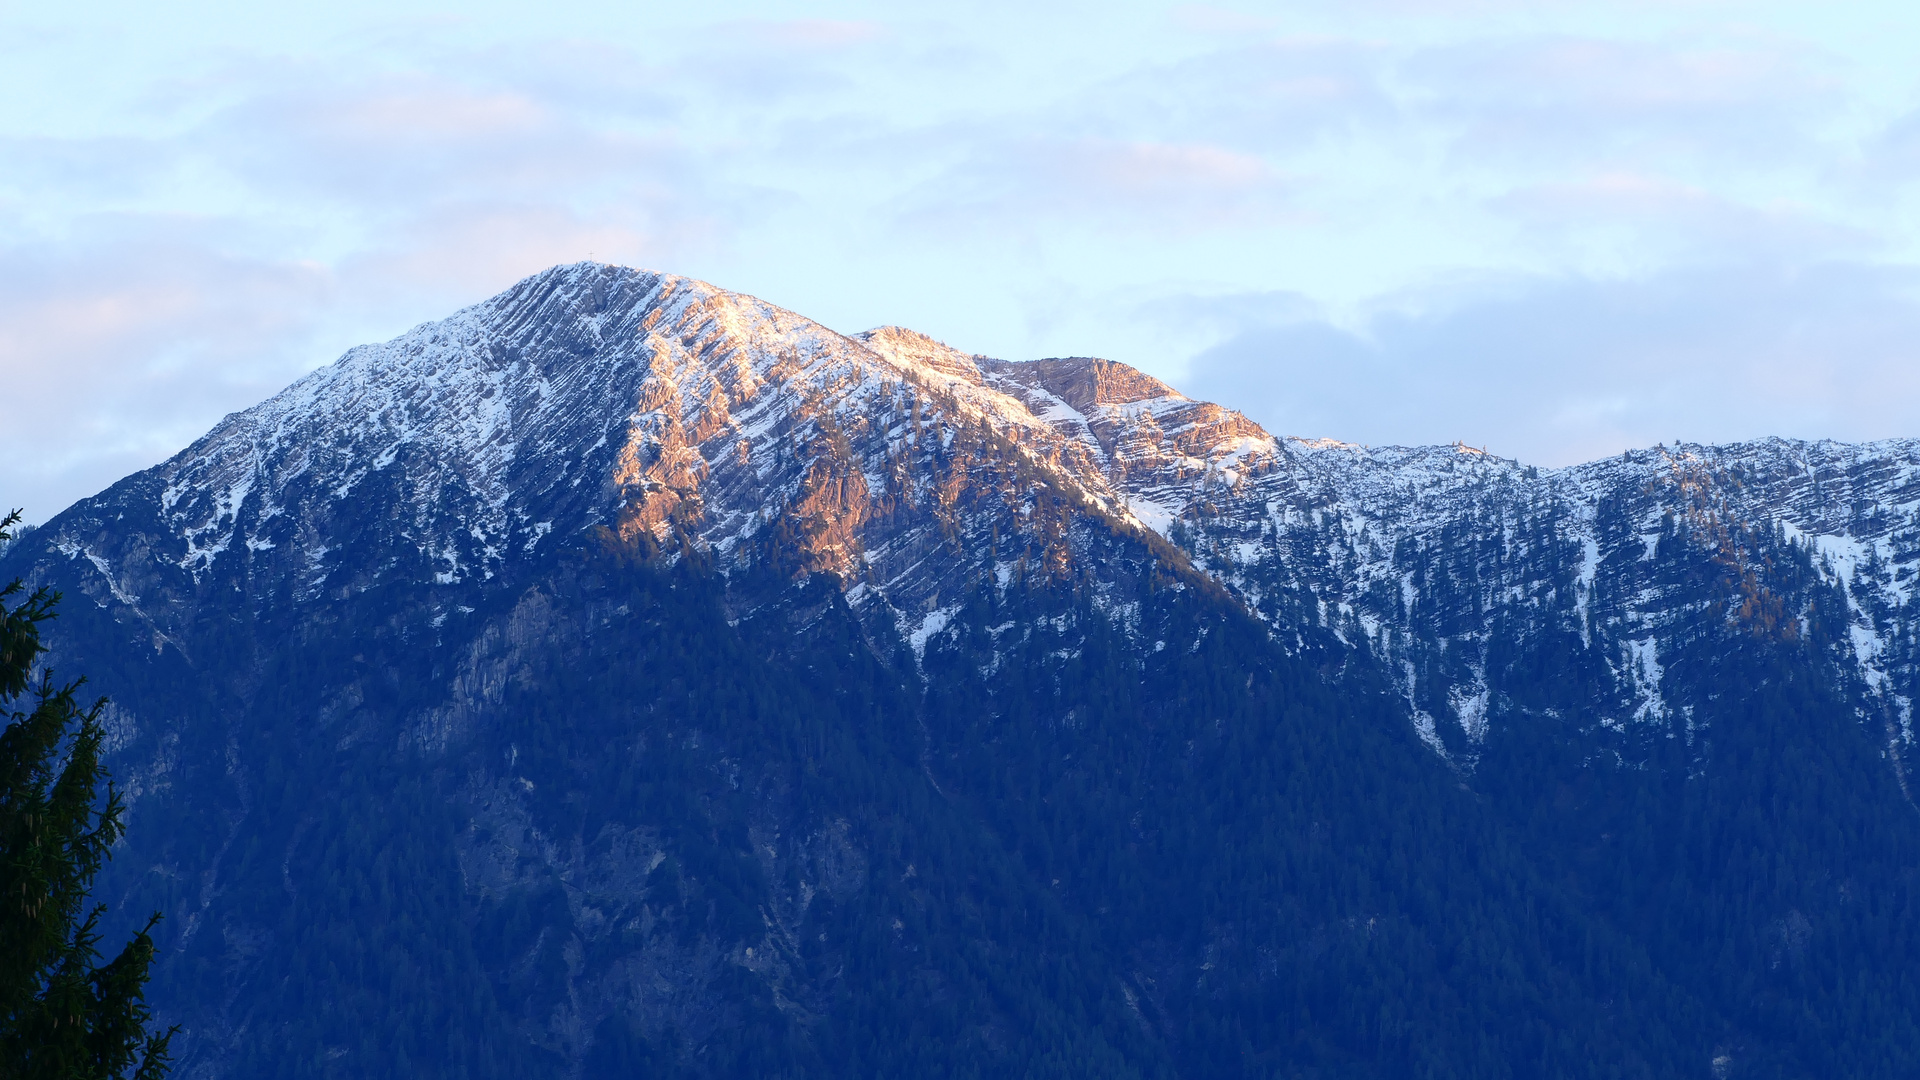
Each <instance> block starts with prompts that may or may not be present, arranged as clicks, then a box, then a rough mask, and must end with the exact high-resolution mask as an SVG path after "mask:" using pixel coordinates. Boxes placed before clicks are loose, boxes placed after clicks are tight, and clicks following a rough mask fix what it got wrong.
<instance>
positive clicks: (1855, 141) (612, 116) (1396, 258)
mask: <svg viewBox="0 0 1920 1080" xmlns="http://www.w3.org/2000/svg"><path fill="white" fill-rule="evenodd" d="M1915 55H1920V5H1914V4H1910V3H1907V4H1900V3H1892V2H1888V3H1860V2H1855V3H1847V2H1828V3H1820V4H1816V3H1812V2H1800V3H1768V2H1765V0H1741V2H1731V0H1727V2H1723V0H1660V2H1652V0H1644V2H1643V0H1609V2H1606V3H1580V2H1574V0H1567V2H1552V0H1542V2H1532V3H1526V2H1520V0H1297V2H1292V3H1269V4H1240V5H1235V4H1215V5H1200V4H1146V3H1139V4H1130V3H1124V2H1119V0H1105V2H1101V3H1074V2H1060V3H1045V2H1040V0H1028V2H1025V3H1017V4H1016V3H1001V2H998V0H986V2H979V3H968V4H913V3H901V2H893V3H884V4H883V3H860V2H846V3H811V4H784V3H770V2H759V3H750V2H728V0H719V2H715V0H708V2H705V3H702V4H698V5H691V4H680V5H664V4H605V3H580V2H573V0H547V2H544V3H541V4H535V5H529V4H525V3H514V4H508V3H489V2H475V3H463V4H460V5H457V6H453V5H445V4H430V3H412V2H409V0H383V2H381V3H377V4H375V3H359V2H357V0H334V2H330V3H327V4H324V5H320V4H298V3H295V4H283V5H261V4H257V3H246V4H242V3H191V2H188V3H177V4H170V5H154V4H138V5H136V4H130V3H111V2H104V3H94V4H89V5H68V4H52V3H45V2H40V3H16V2H12V0H0V423H3V424H4V425H5V426H4V428H3V429H0V431H3V432H4V436H5V440H6V451H5V453H4V454H0V503H5V504H6V505H7V506H22V507H25V508H26V511H27V518H28V520H30V521H39V520H45V519H46V518H47V517H50V516H51V515H52V514H54V513H56V512H58V511H59V510H60V509H61V508H63V507H64V506H66V505H67V504H68V503H70V502H72V501H73V500H74V499H76V498H80V497H83V496H85V495H88V494H91V493H93V492H95V491H97V490H99V489H101V488H103V487H105V486H106V485H108V484H110V483H111V482H113V481H114V480H116V479H118V478H119V477H121V476H123V475H126V474H127V473H129V472H132V471H135V470H138V469H141V468H145V467H147V466H150V465H153V464H155V463H157V462H159V461H162V460H164V459H165V458H167V457H168V456H170V455H171V454H173V453H174V452H176V451H177V450H179V449H180V448H182V447H184V446H185V445H186V444H188V443H189V442H191V441H192V440H193V439H194V438H196V437H197V436H198V435H200V434H202V433H203V432H205V431H206V430H207V429H208V428H210V427H211V426H212V425H213V424H214V423H215V422H216V421H217V420H218V419H219V418H220V417H221V416H222V415H224V414H226V413H228V412H231V411H234V410H237V409H241V408H245V407H247V406H249V405H252V404H254V403H256V402H258V401H260V400H262V399H264V398H265V397H267V396H269V395H270V394H272V393H273V392H275V391H276V390H278V389H279V388H281V387H282V386H284V385H286V384H287V383H289V382H291V381H292V380H294V379H295V378H298V377H299V376H300V375H301V374H303V373H305V372H307V371H310V370H312V369H313V368H315V367H318V366H320V365H323V364H326V363H329V362H331V361H332V360H333V359H335V358H336V357H338V356H339V355H340V354H341V353H342V352H344V351H345V350H346V349H347V348H348V347H350V346H352V345H355V344H358V343H361V342H365V341H375V340H384V339H386V338H389V337H392V336H394V335H396V334H399V333H401V332H403V331H404V330H406V329H407V328H409V327H411V326H413V325H416V324H418V323H420V322H423V321H427V320H430V319H434V318H439V317H443V316H445V315H447V314H450V313H451V312H452V311H454V310H456V309H457V308H459V307H461V306H464V305H466V304H470V303H474V302H477V301H479V300H482V299H484V298H486V297H487V296H489V295H492V294H493V293H495V292H498V291H500V290H501V289H503V288H505V287H507V286H508V285H510V284H512V283H513V282H514V281H516V280H518V279H520V278H522V277H524V276H526V275H529V274H532V273H535V272H537V271H539V270H541V269H543V268H545V267H547V266H550V265H553V264H555V263H560V262H571V261H576V260H580V259H587V258H593V259H598V260H601V261H605V262H615V263H623V264H626V265H632V266H642V267H647V268H651V269H659V270H666V271H671V272H674V273H680V274H687V275H691V276H694V277H699V278H703V279H705V280H708V281H711V282H714V283H715V284H717V285H720V286H722V287H725V288H729V289H734V290H737V291H741V292H747V293H752V294H754V295H756V296H760V297H762V298H764V299H766V300H768V301H770V302H772V303H775V304H779V305H781V306H783V307H787V308H790V309H793V310H795V311H798V312H800V313H802V314H804V315H807V316H809V317H811V318H813V319H816V320H818V321H820V322H822V323H824V324H826V325H827V326H830V327H832V328H834V329H836V330H840V331H844V332H855V331H859V330H862V329H866V328H868V327H871V326H875V325H882V324H890V323H891V324H900V325H906V326H910V327H913V328H915V329H918V330H921V331H923V332H926V333H929V334H932V335H933V336H935V337H937V338H940V339H941V340H944V341H946V342H948V343H949V344H952V345H954V346H957V347H960V348H963V349H967V350H970V351H976V352H982V353H986V354H989V355H993V356H999V357H1003V358H1007V359H1030V358H1035V357H1041V356H1060V355H1098V356H1105V357H1109V358H1111V359H1115V360H1120V361H1123V362H1125V363H1129V364H1132V365H1134V366H1136V367H1139V368H1141V369H1143V370H1146V371H1148V372H1151V373H1153V374H1155V375H1158V376H1160V377H1162V378H1164V379H1167V380H1168V381H1170V382H1172V383H1173V384H1174V385H1175V386H1177V387H1179V388H1181V389H1182V390H1183V391H1185V392H1187V393H1188V394H1190V395H1193V396H1196V397H1203V398H1207V399H1210V400H1215V401H1219V402H1222V403H1223V404H1227V405H1230V406H1233V407H1235V408H1239V409H1242V410H1243V411H1245V412H1246V413H1247V414H1248V415H1250V416H1252V417H1253V418H1254V419H1255V420H1257V421H1259V422H1260V423H1262V424H1264V425H1266V426H1267V427H1268V428H1269V430H1272V431H1274V432H1275V433H1277V434H1288V435H1304V436H1317V437H1332V438H1338V439H1344V440H1348V441H1352V442H1361V443H1367V444H1376V445H1377V444H1401V445H1409V444H1418V443H1434V442H1451V441H1454V440H1460V441H1463V442H1466V443H1468V444H1470V445H1474V446H1484V447H1485V448H1487V449H1488V450H1490V451H1492V452H1495V453H1498V454H1503V455H1507V456H1510V457H1516V458H1519V459H1521V460H1524V461H1527V462H1530V463H1534V464H1539V465H1543V466H1558V465H1566V464H1573V463H1576V462H1579V461H1584V460H1589V459H1593V458H1597V457H1602V456H1606V455H1608V454H1613V453H1618V452H1619V451H1621V450H1623V449H1626V448H1628V447H1634V446H1650V445H1653V444H1655V443H1661V442H1672V441H1674V440H1676V439H1679V440H1686V441H1701V442H1726V441H1734V440H1740V439H1749V438H1757V437H1762V436H1766V435H1787V436H1793V437H1801V438H1836V439H1844V440H1865V439H1876V438H1886V437H1894V436H1920V65H1916V64H1915V63H1914V62H1913V57H1914V56H1915Z"/></svg>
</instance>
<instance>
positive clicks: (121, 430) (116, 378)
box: [0, 217, 335, 521]
mask: <svg viewBox="0 0 1920 1080" xmlns="http://www.w3.org/2000/svg"><path fill="white" fill-rule="evenodd" d="M91 225H92V228H90V229H89V230H87V231H88V232H89V233H90V234H91V235H89V236H87V237H85V238H83V239H78V240H72V241H69V242H68V243H64V244H62V245H60V246H59V247H58V248H42V249H22V248H13V249H8V250H0V384H4V385H5V386H6V387H7V394H6V404H5V406H4V408H3V409H0V423H3V424H4V425H5V431H6V435H7V443H8V446H9V452H8V453H7V454H6V455H4V457H0V500H5V501H6V502H7V504H8V505H9V506H10V507H11V506H23V507H25V508H26V510H27V514H28V520H30V521H32V520H44V519H45V518H46V517H48V516H50V515H51V514H53V513H54V512H56V511H58V510H60V509H61V508H62V507H63V506H65V505H66V503H67V502H69V501H71V500H72V499H74V498H76V497H78V496H80V495H83V494H86V493H88V492H91V491H96V490H99V489H100V488H103V487H105V486H107V485H108V484H109V483H111V482H112V481H114V480H116V479H118V478H119V477H121V476H123V475H125V474H127V473H129V472H133V471H135V470H137V469H141V468H145V467H146V466H148V465H151V464H153V463H154V462H155V461H158V460H160V459H161V458H163V457H165V456H167V455H168V454H170V453H171V452H173V451H174V450H176V449H178V448H179V447H181V446H183V445H185V444H186V443H187V442H188V441H190V440H191V439H192V438H193V437H195V436H197V435H199V434H200V433H202V432H203V431H205V430H206V429H207V428H209V427H211V426H212V424H213V423H214V422H215V421H217V420H218V419H219V418H220V416H221V415H223V414H224V413H226V412H229V411H232V410H234V409H238V408H243V407H245V406H248V405H251V404H253V403H254V402H256V401H258V400H260V399H261V398H262V397H264V396H266V395H267V394H269V393H271V392H272V391H274V390H277V389H278V388H279V387H280V386H282V385H284V384H285V383H286V382H288V381H290V380H291V379H292V378H293V377H295V376H296V375H298V374H299V373H300V372H301V371H302V370H304V368H306V367H308V366H311V360H310V359H309V357H308V355H307V354H306V350H305V349H303V348H301V346H303V345H307V346H310V345H311V344H313V336H314V331H315V330H316V323H317V319H318V316H319V315H320V314H321V313H322V312H323V311H324V309H325V308H326V307H327V306H328V304H329V301H330V300H331V298H332V294H333V293H334V291H335V283H334V281H333V279H332V275H331V274H330V273H328V272H327V271H326V270H324V269H322V268H320V267H316V266H312V265H300V264H295V263H266V262H260V261H254V260H249V259H245V258H237V257H232V256H222V255H219V254H216V253H215V252H214V249H215V248H216V246H217V245H216V244H215V243H212V242H209V241H210V238H209V237H206V236H204V235H199V234H198V230H196V229H195V228H194V227H193V226H192V225H184V226H183V225H181V224H180V223H166V222H161V223H156V222H151V221H141V220H136V219H128V218H119V217H116V218H111V219H107V220H101V221H96V222H93V223H91Z"/></svg>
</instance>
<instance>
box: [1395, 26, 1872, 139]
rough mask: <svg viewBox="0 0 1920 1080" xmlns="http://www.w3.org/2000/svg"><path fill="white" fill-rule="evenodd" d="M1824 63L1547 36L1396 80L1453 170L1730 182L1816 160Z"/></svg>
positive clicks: (1732, 49)
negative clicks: (1626, 172)
mask: <svg viewBox="0 0 1920 1080" xmlns="http://www.w3.org/2000/svg"><path fill="white" fill-rule="evenodd" d="M1825 61H1826V58H1825V57H1824V56H1822V55H1821V54H1819V53H1818V52H1817V51H1815V50H1811V49H1809V48H1807V47H1806V46H1805V44H1804V43H1787V42H1782V41H1773V40H1766V39H1752V40H1741V39H1740V38H1739V37H1737V36H1730V37H1720V38H1716V39H1714V40H1712V41H1709V42H1688V41H1677V42H1676V41H1636V40H1621V39H1611V38H1604V37H1594V36H1577V35H1543V36H1532V37H1516V38H1505V39H1494V40H1481V41H1471V42H1467V43H1464V44H1459V45H1452V46H1446V47H1440V48H1434V49H1428V50H1423V51H1421V52H1419V53H1417V54H1415V55H1413V56H1411V57H1409V58H1408V59H1407V61H1406V62H1405V64H1404V66H1403V68H1402V75H1403V77H1404V78H1405V79H1406V80H1407V83H1408V87H1409V105H1410V106H1411V107H1413V108H1416V109H1417V110H1418V111H1419V112H1420V113H1421V114H1422V115H1423V117H1424V118H1426V119H1427V120H1428V121H1430V122H1438V123H1444V124H1448V125H1451V126H1452V127H1453V129H1454V132H1455V133H1454V135H1453V143H1454V147H1455V153H1456V154H1457V155H1458V156H1459V157H1460V159H1461V160H1470V161H1474V162H1478V163H1480V164H1495V163H1504V164H1529V165H1537V164H1548V165H1552V166H1557V167H1566V166H1574V167H1591V166H1592V165H1594V164H1596V163H1598V164H1613V165H1616V166H1618V165H1623V164H1626V163H1631V162H1635V161H1641V162H1645V161H1649V160H1654V159H1666V160H1673V161H1677V162H1683V163H1685V164H1687V165H1689V166H1697V165H1707V166H1712V167H1715V168H1721V169H1724V168H1725V167H1726V166H1727V165H1728V164H1729V163H1730V160H1740V161H1743V162H1747V163H1756V162H1760V163H1766V164H1769V165H1790V164H1792V163H1794V162H1795V161H1796V160H1805V159H1806V158H1807V157H1809V156H1816V155H1810V153H1809V151H1810V150H1811V149H1813V146H1814V144H1815V143H1816V142H1817V136H1816V131H1817V128H1818V121H1819V120H1821V119H1823V118H1825V117H1826V116H1828V115H1830V114H1831V113H1832V112H1833V111H1834V110H1836V109H1838V108H1839V107H1841V106H1842V103H1843V101H1844V85H1843V83H1842V82H1841V80H1840V79H1839V78H1837V77H1836V76H1834V75H1833V74H1832V73H1831V72H1829V71H1828V70H1827V64H1826V62H1825ZM1730 156H1731V157H1730Z"/></svg>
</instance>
